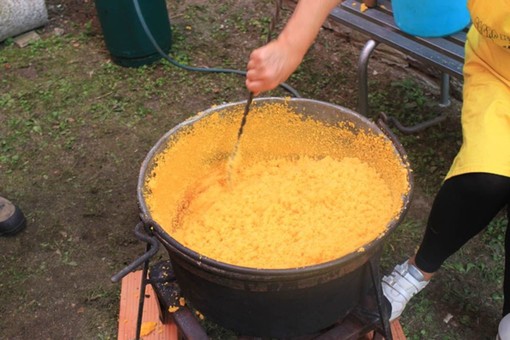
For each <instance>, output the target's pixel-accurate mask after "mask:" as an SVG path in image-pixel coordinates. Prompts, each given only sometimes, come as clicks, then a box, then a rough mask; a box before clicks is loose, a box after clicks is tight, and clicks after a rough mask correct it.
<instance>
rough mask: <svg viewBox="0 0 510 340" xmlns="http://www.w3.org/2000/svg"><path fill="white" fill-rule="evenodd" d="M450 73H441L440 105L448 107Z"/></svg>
mask: <svg viewBox="0 0 510 340" xmlns="http://www.w3.org/2000/svg"><path fill="white" fill-rule="evenodd" d="M450 104H451V102H450V75H449V74H448V73H444V72H443V73H442V74H441V101H440V102H439V106H441V107H448V106H450Z"/></svg>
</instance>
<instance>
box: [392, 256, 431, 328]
mask: <svg viewBox="0 0 510 340" xmlns="http://www.w3.org/2000/svg"><path fill="white" fill-rule="evenodd" d="M428 283H429V281H425V279H424V277H423V274H422V273H421V272H420V270H419V269H418V268H416V267H415V266H413V265H409V264H408V262H407V261H406V262H404V263H402V264H400V265H396V266H395V268H394V269H393V272H392V273H391V274H390V275H388V276H384V277H383V279H382V289H383V293H384V296H386V298H387V299H388V300H389V301H390V303H391V316H390V321H393V320H395V319H396V318H398V317H399V316H400V314H402V312H403V311H404V308H405V307H406V305H407V303H408V302H409V300H411V298H412V297H413V296H415V295H416V294H417V293H418V292H420V291H421V290H422V289H423V288H425V286H427V285H428Z"/></svg>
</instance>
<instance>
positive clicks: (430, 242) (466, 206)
mask: <svg viewBox="0 0 510 340" xmlns="http://www.w3.org/2000/svg"><path fill="white" fill-rule="evenodd" d="M509 198H510V178H508V177H504V176H498V175H493V174H486V173H469V174H464V175H460V176H455V177H452V178H450V179H448V180H446V181H445V182H444V184H443V186H442V187H441V189H440V190H439V192H438V194H437V196H436V198H435V200H434V203H433V205H432V210H431V211H430V215H429V220H428V223H427V229H426V231H425V235H424V237H423V240H422V242H421V245H420V247H419V249H418V252H417V253H416V256H415V263H416V266H417V267H418V268H419V269H420V270H421V271H423V272H426V273H434V272H436V271H437V270H438V269H439V268H440V267H441V265H442V264H443V262H444V261H445V260H446V259H447V258H448V257H450V256H451V255H453V254H454V253H455V252H456V251H457V250H459V248H461V247H462V246H463V245H464V244H465V243H466V242H467V241H469V240H470V239H471V238H472V237H473V236H475V235H476V234H478V233H479V232H480V231H481V230H483V229H484V228H485V227H486V226H487V225H488V224H489V223H490V221H491V220H492V219H493V218H494V216H496V214H497V213H499V212H500V211H501V210H502V209H503V208H504V207H505V205H506V204H507V202H508V200H509Z"/></svg>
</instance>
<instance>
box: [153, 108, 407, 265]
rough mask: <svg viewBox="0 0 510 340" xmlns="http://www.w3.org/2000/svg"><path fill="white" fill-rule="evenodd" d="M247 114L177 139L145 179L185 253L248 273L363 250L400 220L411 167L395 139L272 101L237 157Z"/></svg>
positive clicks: (251, 124) (196, 127)
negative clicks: (319, 118)
mask: <svg viewBox="0 0 510 340" xmlns="http://www.w3.org/2000/svg"><path fill="white" fill-rule="evenodd" d="M239 110H242V108H241V109H239ZM240 114H242V113H241V112H237V111H236V112H228V114H227V113H223V114H222V113H214V114H212V115H208V116H206V117H202V119H199V120H197V121H195V122H194V123H193V124H192V125H190V126H189V127H187V128H185V129H183V131H180V132H179V133H177V134H176V136H175V137H174V138H172V140H170V142H169V144H168V145H167V147H166V148H165V149H164V150H163V151H161V152H160V153H159V154H158V156H157V159H156V161H155V164H156V165H155V166H154V168H153V169H152V173H151V176H148V178H147V180H146V185H145V187H146V190H145V194H144V198H145V200H146V203H147V206H148V208H149V211H150V213H151V216H152V217H153V218H154V219H155V220H156V221H157V222H159V223H160V224H161V225H162V226H163V228H164V229H165V230H166V231H167V232H168V233H169V234H170V235H171V236H172V237H173V238H175V239H176V240H177V241H178V242H180V243H181V244H183V245H184V246H186V247H188V248H190V249H192V250H194V251H196V252H198V253H199V254H201V255H203V256H207V257H210V258H212V259H215V260H218V261H221V262H226V263H229V264H234V265H239V266H244V267H252V268H265V269H270V268H271V269H275V268H280V269H283V268H295V267H302V266H308V265H313V264H318V263H323V262H326V261H330V260H333V259H336V258H340V257H342V256H344V255H346V254H348V253H351V252H354V251H361V250H362V249H363V246H364V245H366V244H368V243H369V242H370V241H372V240H375V239H376V238H378V237H380V236H381V235H383V234H384V233H385V232H386V230H387V227H388V225H389V223H390V222H391V221H392V220H393V219H394V218H396V217H397V216H398V215H399V212H400V210H401V209H402V206H403V199H402V198H403V196H404V195H405V194H406V193H407V192H408V190H409V183H408V178H407V168H406V165H405V164H402V160H401V159H400V158H399V157H398V156H397V155H396V153H395V150H394V148H393V145H392V144H391V143H390V142H389V141H388V140H387V139H385V138H383V137H382V136H380V135H377V134H375V133H371V132H369V131H358V130H357V129H355V128H354V127H353V124H352V123H349V122H340V123H338V122H336V123H331V124H326V123H324V122H322V121H317V120H315V119H312V118H310V117H308V116H303V115H298V114H296V113H295V112H293V110H292V109H291V108H289V107H288V106H287V105H286V104H271V105H263V106H259V107H254V108H253V109H252V111H251V112H250V116H249V119H248V123H247V125H246V127H245V132H244V134H243V136H242V139H241V144H240V146H239V150H238V152H237V154H235V155H232V152H233V149H234V145H235V143H236V138H237V129H238V127H239V117H240ZM232 156H234V157H232Z"/></svg>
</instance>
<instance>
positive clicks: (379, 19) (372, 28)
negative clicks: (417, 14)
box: [329, 0, 466, 134]
mask: <svg viewBox="0 0 510 340" xmlns="http://www.w3.org/2000/svg"><path fill="white" fill-rule="evenodd" d="M377 2H378V4H379V6H376V7H374V8H370V9H367V10H362V7H361V5H362V3H363V1H362V0H353V1H344V2H343V3H342V4H341V5H340V6H338V7H336V8H334V9H333V10H332V11H331V13H330V15H329V17H330V18H331V19H333V20H334V21H336V22H339V23H341V24H342V25H345V26H347V27H349V28H351V29H353V30H355V31H358V32H361V33H363V34H365V35H367V36H368V37H369V39H368V40H367V42H366V43H365V45H364V47H363V49H362V50H361V53H360V56H359V62H358V81H359V84H358V86H359V89H358V90H359V93H358V96H359V102H358V110H359V113H360V114H362V115H364V116H368V114H369V113H370V108H369V102H368V62H369V60H370V56H371V55H372V53H373V52H374V51H375V49H376V48H377V46H378V45H379V44H385V45H387V46H390V47H392V48H394V49H396V50H398V51H401V52H403V53H405V54H406V55H408V56H411V57H413V58H415V59H416V60H418V61H420V62H422V63H424V64H427V65H431V66H433V67H435V68H437V69H438V70H439V71H440V72H441V81H440V89H441V98H440V102H439V106H440V107H442V108H444V107H447V106H449V105H450V99H449V90H450V76H453V77H455V78H457V79H459V80H462V79H463V73H462V68H463V65H464V44H465V42H466V30H464V31H462V32H459V33H456V34H453V35H451V36H448V37H444V38H420V37H414V36H411V35H409V34H406V33H404V32H402V31H401V30H400V29H399V28H398V27H397V26H396V24H395V22H394V20H393V12H392V7H391V2H390V1H389V0H378V1H377ZM445 118H446V116H445V115H440V116H438V117H436V118H433V119H431V120H429V121H426V122H423V123H420V124H417V125H415V126H411V127H406V126H404V125H402V124H401V123H400V122H398V120H396V119H395V118H392V117H388V119H387V122H388V123H392V124H394V125H395V127H396V128H397V129H398V130H400V131H401V132H403V133H408V134H410V133H414V132H418V131H421V130H423V129H425V128H427V127H429V126H432V125H435V124H437V123H439V122H441V121H443V120H444V119H445Z"/></svg>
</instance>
